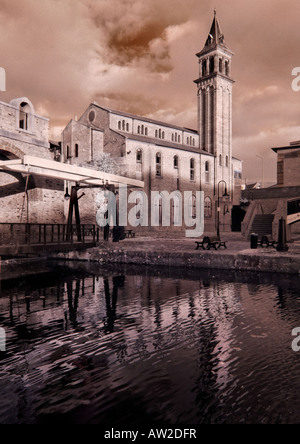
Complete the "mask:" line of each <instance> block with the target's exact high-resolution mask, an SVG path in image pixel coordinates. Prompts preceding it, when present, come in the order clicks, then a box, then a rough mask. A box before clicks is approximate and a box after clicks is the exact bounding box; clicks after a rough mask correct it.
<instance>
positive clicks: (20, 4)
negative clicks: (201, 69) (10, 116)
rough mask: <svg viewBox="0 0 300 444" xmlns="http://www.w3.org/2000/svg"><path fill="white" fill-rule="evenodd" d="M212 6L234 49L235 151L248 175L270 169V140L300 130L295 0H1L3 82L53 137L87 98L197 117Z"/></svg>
mask: <svg viewBox="0 0 300 444" xmlns="http://www.w3.org/2000/svg"><path fill="white" fill-rule="evenodd" d="M215 7H216V8H217V11H218V17H219V21H220V24H221V27H222V31H223V33H224V34H225V39H226V43H227V44H228V46H229V47H230V48H231V49H232V50H233V51H234V52H235V57H234V61H233V76H234V78H235V80H236V84H235V86H234V97H233V106H234V115H233V122H234V125H233V132H234V153H235V155H236V156H238V157H240V158H241V159H243V160H244V171H245V176H246V177H247V178H248V179H249V180H259V178H260V173H259V171H260V169H259V168H258V162H260V161H259V160H258V159H257V158H256V155H257V154H259V155H263V156H264V157H265V161H266V164H267V166H268V167H267V171H266V174H267V180H273V179H274V177H275V167H276V159H275V155H274V154H273V153H272V152H271V151H270V147H271V146H278V145H281V144H288V143H289V142H290V141H291V140H295V139H296V140H297V139H300V127H299V115H300V93H295V92H293V91H292V88H291V82H292V77H291V72H292V69H293V68H294V67H295V66H300V58H299V46H300V31H299V26H298V21H299V20H298V17H299V16H300V4H299V2H298V1H297V0H287V1H284V2H283V1H282V0H252V1H251V2H249V1H248V0H226V1H224V0H222V1H221V0H214V1H212V0H149V1H145V0H122V1H121V0H76V1H74V0H43V1H39V0H21V1H20V0H0V26H1V31H2V39H1V42H0V53H1V63H0V64H1V66H3V67H4V68H5V69H6V72H7V92H6V93H2V97H1V100H3V101H10V100H11V99H12V98H14V97H20V96H27V97H29V98H30V99H31V100H32V102H33V103H34V105H35V107H36V109H37V111H38V112H40V113H42V114H44V115H48V116H49V117H50V118H51V133H52V137H53V138H59V135H60V131H61V129H62V128H63V127H64V126H65V125H66V124H67V123H68V121H69V120H70V119H71V118H72V117H74V116H76V115H77V116H80V115H81V113H83V111H84V110H85V108H86V107H87V106H88V104H89V103H90V102H93V101H97V102H98V103H100V104H103V105H104V106H109V107H111V108H115V109H120V110H124V111H130V112H133V113H137V114H141V115H147V116H149V117H152V118H157V119H160V120H163V121H167V122H170V123H174V124H179V125H184V126H188V127H194V128H196V127H197V103H196V86H195V85H194V84H193V80H194V79H196V78H197V76H198V66H197V59H196V57H195V53H196V52H198V51H200V50H201V49H202V47H203V45H204V43H205V40H206V37H207V34H208V31H209V27H210V25H211V21H212V18H213V10H214V8H215Z"/></svg>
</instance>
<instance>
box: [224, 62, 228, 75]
mask: <svg viewBox="0 0 300 444" xmlns="http://www.w3.org/2000/svg"><path fill="white" fill-rule="evenodd" d="M225 75H226V76H229V61H228V60H226V62H225Z"/></svg>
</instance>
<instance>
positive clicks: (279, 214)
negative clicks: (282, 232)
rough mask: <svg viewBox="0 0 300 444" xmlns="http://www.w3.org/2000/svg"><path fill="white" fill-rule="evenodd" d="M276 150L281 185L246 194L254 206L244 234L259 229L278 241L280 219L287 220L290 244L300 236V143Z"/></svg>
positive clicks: (245, 196) (250, 208)
mask: <svg viewBox="0 0 300 444" xmlns="http://www.w3.org/2000/svg"><path fill="white" fill-rule="evenodd" d="M272 150H273V151H274V153H276V154H277V184H276V185H275V186H272V187H270V188H263V189H257V190H246V191H244V192H243V199H247V200H249V202H250V206H249V208H248V211H247V215H246V217H245V220H244V222H243V232H244V234H245V236H248V235H249V233H251V232H256V231H257V228H256V227H259V228H258V229H259V230H261V232H259V233H258V234H269V235H272V236H273V238H274V240H276V239H277V236H278V223H279V219H281V218H284V219H285V220H286V222H287V237H288V240H293V239H296V238H298V237H299V234H300V174H299V171H300V142H299V141H298V142H291V144H290V145H288V146H284V147H277V148H272ZM257 221H260V222H259V224H258V225H256V224H257Z"/></svg>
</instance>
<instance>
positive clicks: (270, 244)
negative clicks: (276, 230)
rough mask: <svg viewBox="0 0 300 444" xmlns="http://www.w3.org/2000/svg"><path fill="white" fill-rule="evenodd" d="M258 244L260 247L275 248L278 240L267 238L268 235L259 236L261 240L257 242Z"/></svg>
mask: <svg viewBox="0 0 300 444" xmlns="http://www.w3.org/2000/svg"><path fill="white" fill-rule="evenodd" d="M259 245H260V246H261V247H262V248H269V247H273V248H276V247H277V245H278V242H276V241H274V240H272V239H269V238H268V236H263V237H262V238H261V241H260V242H259Z"/></svg>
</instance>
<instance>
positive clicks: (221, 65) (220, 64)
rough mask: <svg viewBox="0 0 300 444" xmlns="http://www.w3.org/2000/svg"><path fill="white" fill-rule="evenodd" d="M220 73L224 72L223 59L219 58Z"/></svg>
mask: <svg viewBox="0 0 300 444" xmlns="http://www.w3.org/2000/svg"><path fill="white" fill-rule="evenodd" d="M219 73H221V74H222V73H223V60H222V59H219Z"/></svg>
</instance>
